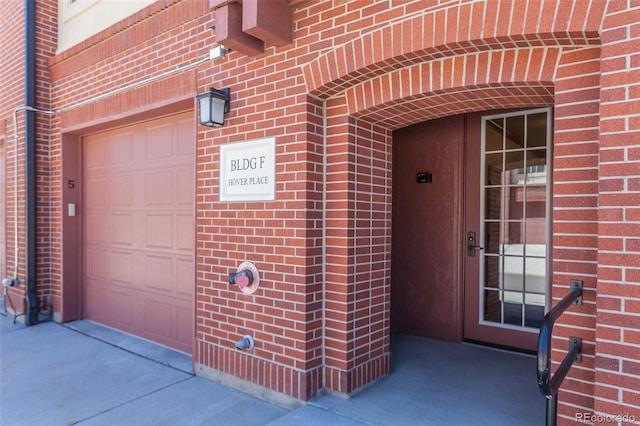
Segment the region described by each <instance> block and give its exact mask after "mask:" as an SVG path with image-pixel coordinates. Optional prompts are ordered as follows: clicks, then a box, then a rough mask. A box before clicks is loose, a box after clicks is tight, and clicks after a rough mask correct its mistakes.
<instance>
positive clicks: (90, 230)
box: [84, 213, 109, 244]
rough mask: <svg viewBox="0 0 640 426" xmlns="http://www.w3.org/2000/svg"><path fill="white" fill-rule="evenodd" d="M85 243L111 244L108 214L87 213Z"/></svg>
mask: <svg viewBox="0 0 640 426" xmlns="http://www.w3.org/2000/svg"><path fill="white" fill-rule="evenodd" d="M84 217H85V221H84V223H85V235H84V236H85V241H87V242H89V243H94V244H99V243H108V242H109V216H108V215H106V214H98V213H86V214H85V215H84Z"/></svg>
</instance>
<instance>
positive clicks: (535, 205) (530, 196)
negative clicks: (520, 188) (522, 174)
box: [525, 186, 547, 219]
mask: <svg viewBox="0 0 640 426" xmlns="http://www.w3.org/2000/svg"><path fill="white" fill-rule="evenodd" d="M546 192H547V188H545V187H544V186H527V191H526V200H527V203H526V204H527V205H526V208H525V210H526V212H527V214H526V216H527V217H528V218H532V217H539V218H542V219H544V218H545V217H546V216H547V194H546Z"/></svg>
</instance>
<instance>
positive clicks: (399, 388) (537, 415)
mask: <svg viewBox="0 0 640 426" xmlns="http://www.w3.org/2000/svg"><path fill="white" fill-rule="evenodd" d="M0 320H1V334H0V364H1V367H2V369H1V374H2V375H1V376H0V380H1V387H0V425H2V426H44V425H46V426H49V425H61V426H62V425H75V424H79V425H83V426H84V425H109V426H111V425H127V426H129V425H132V426H133V425H154V426H157V425H242V426H251V425H273V426H294V425H305V426H315V425H318V426H325V425H336V426H358V425H359V426H362V425H393V426H396V425H541V424H544V398H543V397H542V396H541V395H540V394H539V393H538V391H537V388H536V385H535V360H534V359H533V358H532V357H526V356H521V355H514V354H508V353H504V352H499V351H493V350H488V349H485V348H478V347H474V346H468V345H456V344H451V343H446V342H439V341H434V340H430V339H424V338H418V337H414V336H403V337H400V338H394V343H393V352H394V371H393V373H392V374H391V375H390V376H388V377H387V378H385V379H382V380H380V381H379V382H377V383H375V384H374V385H372V386H369V387H368V388H366V389H364V390H363V391H361V392H359V393H357V394H356V395H354V396H352V397H351V398H349V399H346V398H341V397H338V396H334V395H322V396H320V397H318V398H316V399H315V400H313V401H311V402H309V403H308V404H305V405H303V406H302V407H301V408H298V409H295V410H293V411H289V410H287V409H284V408H282V407H278V406H275V405H273V404H269V403H267V402H265V401H261V400H259V399H256V398H254V397H252V396H249V395H247V394H244V393H242V392H240V391H237V390H234V389H231V388H228V387H225V386H223V385H221V384H219V383H216V382H213V381H209V380H206V379H203V378H200V377H197V376H194V375H193V374H192V373H191V358H190V357H189V356H187V355H185V354H182V353H179V352H175V351H172V350H169V349H166V348H164V347H161V346H158V345H155V344H153V343H150V342H147V341H144V340H142V339H138V338H136V337H133V336H130V335H127V334H124V333H120V332H118V331H114V330H112V329H109V328H106V327H102V326H99V325H96V324H94V323H91V322H88V321H76V322H73V323H70V324H66V325H60V324H56V323H43V324H38V325H36V326H33V327H25V326H23V325H20V324H13V321H12V318H10V317H6V316H4V315H0Z"/></svg>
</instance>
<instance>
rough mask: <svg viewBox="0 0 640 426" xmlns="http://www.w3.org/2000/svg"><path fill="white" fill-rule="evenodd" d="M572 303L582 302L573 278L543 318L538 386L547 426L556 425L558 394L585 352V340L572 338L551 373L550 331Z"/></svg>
mask: <svg viewBox="0 0 640 426" xmlns="http://www.w3.org/2000/svg"><path fill="white" fill-rule="evenodd" d="M572 304H578V305H582V281H580V280H571V290H570V291H569V294H567V295H566V296H565V297H564V299H562V300H561V301H560V302H559V303H558V304H557V305H555V306H554V307H553V308H552V309H551V310H550V311H549V312H547V314H546V315H545V316H544V319H543V320H542V325H541V326H540V335H539V336H538V388H539V389H540V392H542V394H543V395H544V396H545V398H547V413H546V414H547V422H546V424H547V425H548V426H554V425H555V424H556V419H557V413H558V400H557V398H556V395H557V393H558V389H560V386H561V385H562V381H563V380H564V378H565V377H566V376H567V373H568V372H569V369H570V368H571V366H572V365H573V363H574V362H580V360H581V359H580V356H581V353H582V339H580V338H579V337H570V338H569V351H568V352H567V354H566V355H565V357H564V359H563V360H562V363H561V364H560V366H559V367H558V370H557V371H556V372H555V374H554V375H553V376H552V375H551V333H552V332H553V325H554V324H555V322H556V320H557V319H558V318H559V317H560V315H562V314H563V313H564V312H565V311H566V310H567V308H568V307H569V306H571V305H572Z"/></svg>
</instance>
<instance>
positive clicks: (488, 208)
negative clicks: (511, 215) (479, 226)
mask: <svg viewBox="0 0 640 426" xmlns="http://www.w3.org/2000/svg"><path fill="white" fill-rule="evenodd" d="M502 191H503V188H502V187H497V188H487V190H486V191H485V199H484V204H485V212H484V215H485V218H487V219H497V220H500V219H501V218H502V217H501V216H502V215H501V211H502V209H501V207H502Z"/></svg>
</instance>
